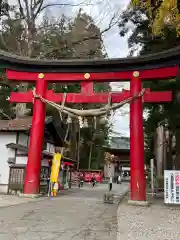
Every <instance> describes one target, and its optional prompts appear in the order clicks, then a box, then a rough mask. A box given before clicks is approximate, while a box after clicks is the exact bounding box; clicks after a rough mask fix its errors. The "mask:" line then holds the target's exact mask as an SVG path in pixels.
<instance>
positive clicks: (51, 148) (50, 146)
mask: <svg viewBox="0 0 180 240" xmlns="http://www.w3.org/2000/svg"><path fill="white" fill-rule="evenodd" d="M46 150H47V151H48V152H50V153H54V151H55V146H54V145H53V144H52V143H47V149H46Z"/></svg>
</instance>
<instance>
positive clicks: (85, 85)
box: [81, 82, 94, 95]
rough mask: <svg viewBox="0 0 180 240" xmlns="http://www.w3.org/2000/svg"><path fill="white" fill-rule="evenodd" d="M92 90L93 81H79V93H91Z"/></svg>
mask: <svg viewBox="0 0 180 240" xmlns="http://www.w3.org/2000/svg"><path fill="white" fill-rule="evenodd" d="M93 92H94V83H93V82H81V93H82V94H88V95H89V94H92V93H93Z"/></svg>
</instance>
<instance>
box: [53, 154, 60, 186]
mask: <svg viewBox="0 0 180 240" xmlns="http://www.w3.org/2000/svg"><path fill="white" fill-rule="evenodd" d="M61 157H62V156H61V154H60V153H54V157H53V160H52V167H51V177H50V181H51V182H53V183H55V182H58V176H59V169H60V166H61Z"/></svg>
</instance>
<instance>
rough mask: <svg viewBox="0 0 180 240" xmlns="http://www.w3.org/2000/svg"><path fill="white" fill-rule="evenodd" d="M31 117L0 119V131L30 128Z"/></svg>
mask: <svg viewBox="0 0 180 240" xmlns="http://www.w3.org/2000/svg"><path fill="white" fill-rule="evenodd" d="M31 122H32V117H25V118H20V119H12V120H0V131H26V130H29V129H30V128H31Z"/></svg>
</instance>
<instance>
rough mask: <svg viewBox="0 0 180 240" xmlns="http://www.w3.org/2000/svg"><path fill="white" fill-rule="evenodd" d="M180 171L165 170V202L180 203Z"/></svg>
mask: <svg viewBox="0 0 180 240" xmlns="http://www.w3.org/2000/svg"><path fill="white" fill-rule="evenodd" d="M179 190H180V171H168V170H166V171H164V203H165V204H180V191H179Z"/></svg>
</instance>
